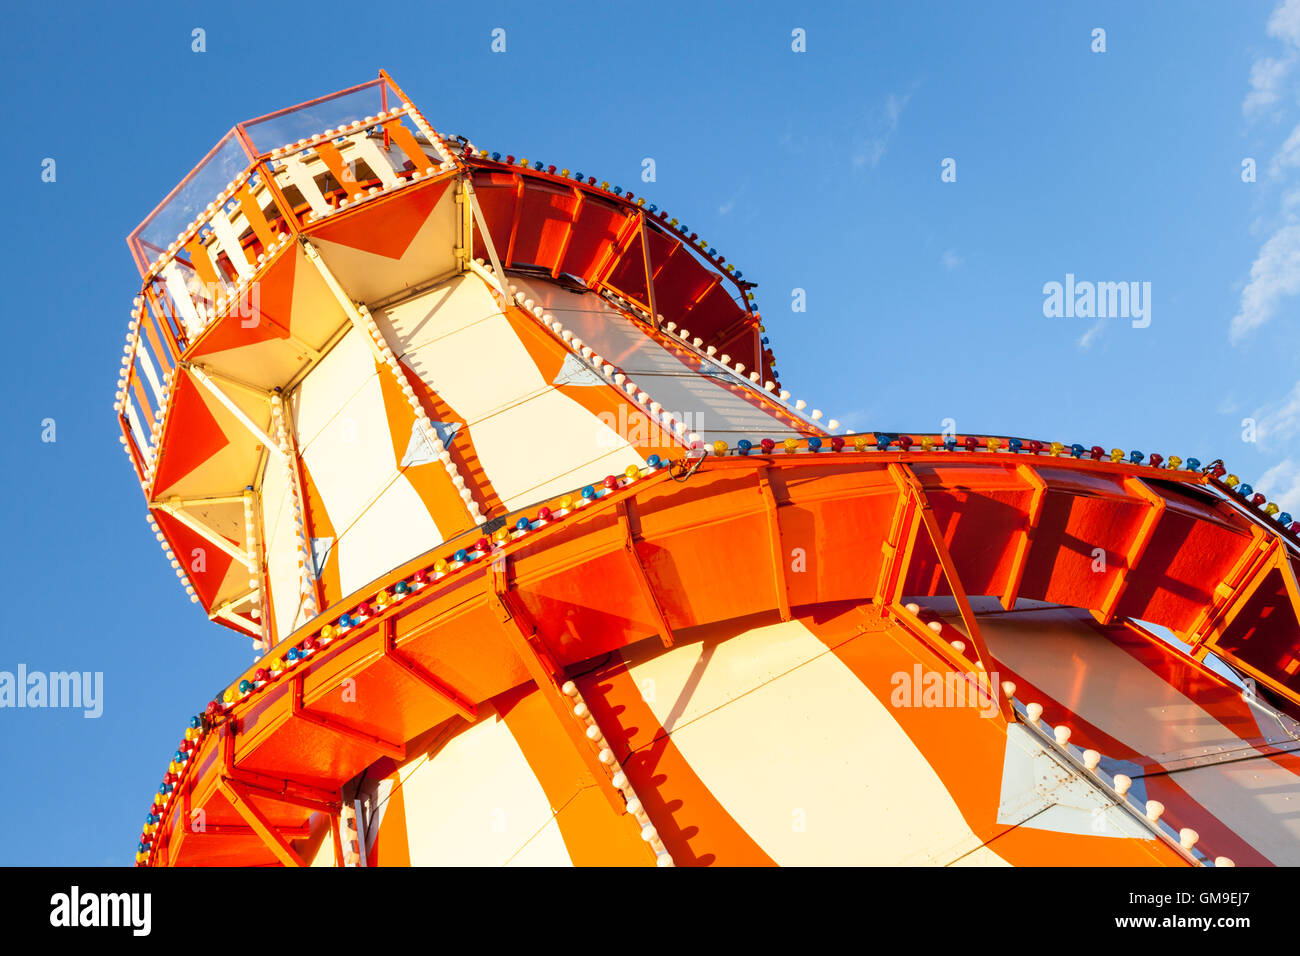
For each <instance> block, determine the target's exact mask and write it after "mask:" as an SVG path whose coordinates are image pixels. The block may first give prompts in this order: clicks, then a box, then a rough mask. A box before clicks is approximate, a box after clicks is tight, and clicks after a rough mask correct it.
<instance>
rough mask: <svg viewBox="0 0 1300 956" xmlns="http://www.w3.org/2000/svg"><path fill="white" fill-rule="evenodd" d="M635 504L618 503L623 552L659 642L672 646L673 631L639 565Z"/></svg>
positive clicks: (647, 577)
mask: <svg viewBox="0 0 1300 956" xmlns="http://www.w3.org/2000/svg"><path fill="white" fill-rule="evenodd" d="M635 508H636V503H635V502H634V501H633V500H632V499H630V498H625V499H623V500H622V501H620V502H619V503H618V521H619V524H620V525H622V526H623V550H624V551H625V552H626V553H627V556H628V560H629V562H631V565H632V574H633V576H634V577H635V578H636V583H637V587H638V588H640V590H641V597H642V599H643V600H644V601H645V604H646V609H647V610H649V612H650V616H651V617H653V618H654V620H655V624H656V625H657V626H658V628H659V640H660V641H661V642H663V645H664V647H672V646H673V629H672V627H671V626H670V625H669V623H668V618H667V617H665V616H664V610H663V608H662V607H660V605H659V599H658V598H657V597H656V596H655V591H654V586H653V585H651V583H650V578H649V576H648V575H647V574H646V570H645V565H644V564H642V563H641V555H640V554H639V553H638V552H637V549H636V543H637V539H638V538H639V537H640V530H639V529H640V522H639V520H638V521H635V523H636V528H635V529H634V528H633V523H634V520H635V519H636V518H637V514H636V511H635V510H634V509H635Z"/></svg>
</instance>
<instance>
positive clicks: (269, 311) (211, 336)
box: [192, 249, 298, 358]
mask: <svg viewBox="0 0 1300 956" xmlns="http://www.w3.org/2000/svg"><path fill="white" fill-rule="evenodd" d="M297 259H298V257H297V255H296V253H295V251H294V250H293V249H290V250H288V251H287V252H285V253H284V254H282V255H281V256H280V257H279V258H278V259H276V261H275V263H274V264H273V265H272V266H271V268H270V269H268V270H267V271H266V273H265V274H264V275H263V276H262V279H261V280H260V281H259V282H257V283H254V287H255V288H256V289H257V290H258V291H257V295H256V296H250V295H248V293H245V300H244V303H243V304H242V307H241V308H240V309H239V310H238V311H239V312H240V313H241V314H239V315H228V316H226V317H225V318H223V319H221V320H220V321H219V322H216V323H214V324H213V325H211V326H209V327H208V328H207V329H205V330H204V332H203V335H202V337H201V338H200V339H199V341H198V343H197V345H196V346H195V348H194V351H193V353H192V357H194V358H201V357H203V356H206V355H211V354H213V353H214V352H224V351H226V350H228V349H236V348H240V347H241V346H245V345H254V344H256V343H258V342H265V341H268V340H270V339H287V338H288V337H289V323H290V319H291V315H292V311H293V278H294V272H295V269H296V266H297ZM245 323H251V324H250V325H249V326H248V327H245Z"/></svg>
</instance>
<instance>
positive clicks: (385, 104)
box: [241, 80, 402, 153]
mask: <svg viewBox="0 0 1300 956" xmlns="http://www.w3.org/2000/svg"><path fill="white" fill-rule="evenodd" d="M401 105H402V103H401V100H400V98H399V97H398V96H397V95H396V94H395V93H394V92H393V91H392V90H391V89H389V88H388V87H387V85H386V84H385V83H383V81H382V80H376V81H374V82H373V83H370V84H367V85H366V86H364V87H361V88H360V89H356V90H352V91H351V92H346V93H336V94H334V95H333V96H329V97H325V98H324V99H321V100H313V101H312V102H310V103H304V104H302V105H301V106H294V107H291V108H290V109H287V110H282V111H280V112H278V113H272V114H270V115H269V116H264V117H262V118H261V119H258V120H253V121H252V122H250V123H243V124H241V126H242V127H243V129H244V132H245V133H247V134H248V138H249V139H250V140H252V142H253V146H254V148H255V149H256V150H257V151H258V152H259V153H269V152H270V151H271V150H273V149H276V148H277V147H280V146H287V145H288V144H290V143H296V142H298V140H300V139H309V138H311V137H313V136H317V135H319V134H321V133H323V132H325V130H327V129H337V128H338V127H340V126H346V125H347V124H349V123H352V122H355V121H356V120H359V119H365V118H366V117H367V116H375V115H377V114H379V113H381V112H384V111H386V110H390V109H393V108H395V107H399V106H401Z"/></svg>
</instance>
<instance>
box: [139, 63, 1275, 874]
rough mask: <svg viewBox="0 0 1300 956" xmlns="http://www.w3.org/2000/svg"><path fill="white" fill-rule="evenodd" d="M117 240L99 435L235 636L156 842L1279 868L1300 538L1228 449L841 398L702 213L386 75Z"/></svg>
mask: <svg viewBox="0 0 1300 956" xmlns="http://www.w3.org/2000/svg"><path fill="white" fill-rule="evenodd" d="M130 247H131V249H132V252H133V254H134V256H135V258H136V261H137V263H138V265H139V267H140V271H141V273H142V275H143V277H144V281H143V289H142V292H141V295H140V298H138V299H137V300H136V304H135V311H134V313H133V319H132V322H131V326H130V333H129V335H128V338H127V344H126V354H125V357H124V360H123V370H122V377H121V379H120V381H119V385H118V394H117V405H116V408H117V411H118V420H119V423H120V425H121V429H122V441H123V444H124V447H125V448H126V451H127V453H128V456H129V458H130V461H131V463H132V465H133V467H134V468H135V471H136V474H137V476H138V477H139V479H140V485H141V488H142V490H143V491H144V494H145V497H146V499H147V501H148V508H149V520H150V522H151V525H152V526H153V527H154V529H155V531H156V533H157V535H158V537H159V539H160V541H161V542H162V543H163V547H164V549H165V550H166V552H167V554H168V556H169V557H170V558H171V560H172V561H173V564H174V566H175V567H176V569H177V574H178V575H179V576H180V579H181V582H182V584H183V585H184V586H185V587H186V589H187V590H188V591H189V592H190V593H191V595H192V597H193V600H194V601H195V602H196V603H198V604H199V605H201V606H202V607H203V609H204V610H205V611H206V612H207V613H208V615H209V617H210V618H211V619H212V621H214V622H216V623H217V624H219V625H222V626H224V627H226V628H229V629H231V630H233V631H234V632H235V633H237V634H241V635H244V636H246V637H249V638H252V640H253V641H254V642H255V644H256V647H257V649H258V651H259V655H260V656H259V659H258V660H257V661H256V662H255V663H254V665H253V666H252V667H250V668H249V669H248V670H247V671H246V672H245V673H243V674H241V675H237V676H235V678H234V679H233V680H231V681H230V682H229V684H228V685H227V686H226V687H225V688H224V689H223V690H222V692H221V693H219V694H218V695H217V696H216V698H215V699H214V700H212V701H211V702H203V703H202V704H201V705H200V709H201V711H202V712H201V713H200V714H199V715H198V716H196V717H194V718H193V719H192V720H191V721H190V726H189V727H188V728H187V729H186V730H185V733H184V737H183V739H182V740H181V742H180V743H179V745H178V747H177V750H176V753H175V754H174V756H173V758H172V760H171V762H170V765H169V766H168V768H167V770H166V773H165V776H164V778H163V781H162V784H161V786H160V787H159V788H158V792H157V794H156V795H155V796H154V798H153V800H152V802H151V803H150V806H149V810H148V815H147V819H146V823H145V826H144V829H143V832H142V834H141V837H140V842H139V847H138V853H137V856H136V860H137V863H139V864H141V865H169V864H170V865H200V864H265V863H283V864H286V865H303V864H311V865H319V864H324V865H328V864H340V865H368V866H374V865H401V864H408V863H410V864H443V863H476V864H477V863H482V864H505V863H513V864H534V865H536V864H543V865H544V864H568V863H575V864H614V865H654V864H658V865H674V864H676V865H688V864H693V865H707V864H767V863H782V864H819V863H834V864H842V863H933V864H943V865H947V864H1003V863H1010V864H1020V863H1030V864H1043V863H1048V864H1056V863H1084V864H1106V865H1123V864H1167V865H1171V866H1181V865H1193V866H1195V865H1224V864H1226V863H1230V862H1233V861H1235V862H1236V863H1238V864H1266V863H1283V864H1287V863H1289V864H1295V863H1300V839H1298V836H1300V833H1298V828H1300V823H1298V822H1297V817H1296V812H1295V810H1296V807H1300V776H1297V774H1298V773H1300V756H1298V755H1297V754H1296V753H1295V751H1296V750H1297V749H1298V748H1300V725H1298V724H1297V721H1296V719H1295V718H1296V716H1297V714H1300V709H1298V708H1300V699H1298V698H1297V692H1298V691H1300V657H1298V656H1297V648H1298V646H1300V623H1298V621H1297V607H1298V606H1300V589H1298V588H1297V584H1296V564H1297V558H1296V555H1297V539H1296V536H1295V532H1296V531H1297V529H1298V527H1300V526H1297V525H1296V524H1293V523H1292V522H1291V519H1290V516H1288V515H1281V514H1278V513H1277V508H1276V507H1275V506H1274V505H1268V504H1267V503H1266V502H1264V500H1263V499H1262V497H1261V496H1259V495H1257V494H1254V493H1253V491H1252V489H1250V488H1249V486H1245V485H1242V484H1241V483H1240V482H1238V480H1237V479H1236V478H1235V477H1234V476H1231V475H1227V474H1226V472H1225V469H1224V467H1223V466H1222V464H1221V463H1219V462H1214V463H1212V464H1210V465H1208V466H1204V467H1203V466H1202V465H1201V463H1200V462H1198V461H1196V460H1195V459H1190V458H1189V459H1187V460H1186V461H1182V460H1180V459H1178V458H1174V457H1170V458H1168V459H1165V458H1162V457H1161V456H1159V455H1154V454H1153V455H1150V456H1143V455H1142V454H1141V453H1140V452H1131V453H1128V454H1125V453H1124V452H1123V451H1122V450H1119V449H1115V450H1113V451H1107V450H1105V449H1104V448H1103V447H1102V446H1097V445H1084V444H1072V443H1065V442H1050V441H1038V440H1031V439H1024V438H1008V437H1002V436H987V435H933V434H915V435H906V434H897V433H890V432H872V433H869V434H857V435H854V434H849V435H839V434H836V432H837V430H838V426H837V425H836V423H835V422H833V421H832V422H826V423H824V424H823V422H822V416H821V414H820V413H819V412H815V411H814V412H812V413H811V414H809V415H807V416H805V415H804V413H803V410H804V407H805V406H804V404H803V403H802V402H794V403H791V402H790V396H789V394H788V393H787V392H785V391H784V390H782V389H781V388H780V386H779V384H778V379H777V374H776V371H775V369H774V368H773V357H772V353H771V351H770V350H768V349H767V348H766V341H767V340H766V339H765V338H763V326H762V325H760V319H759V316H758V314H757V313H756V312H755V311H754V310H753V307H752V301H753V293H752V286H751V285H750V284H749V283H747V282H746V281H745V280H744V279H743V278H742V276H741V274H740V273H739V272H737V271H735V270H734V269H733V267H732V266H731V265H729V264H726V263H725V262H724V260H723V259H722V258H721V257H719V256H718V255H717V254H716V252H715V251H714V250H713V249H711V248H709V247H708V246H707V245H706V244H705V243H704V242H703V241H701V240H699V238H698V236H696V234H695V233H693V232H691V231H690V230H689V229H688V228H687V227H686V226H682V225H680V224H679V223H678V221H677V220H676V219H670V218H668V216H667V214H666V213H664V212H661V211H659V210H658V209H657V208H656V206H655V205H654V204H651V203H648V202H647V201H646V200H645V199H644V198H640V197H635V196H633V195H632V194H631V193H624V192H622V191H621V190H620V189H619V188H617V187H613V188H611V187H610V186H609V185H608V184H607V183H603V182H600V183H598V182H597V180H596V178H595V177H592V176H585V175H583V174H581V173H579V172H576V171H570V170H568V169H557V168H556V167H555V166H549V165H546V164H544V163H542V162H531V163H530V162H528V161H527V160H525V159H516V158H515V157H513V156H502V155H501V154H498V153H489V152H487V151H486V150H479V149H476V148H474V147H473V146H472V145H470V144H469V143H468V142H467V141H464V140H461V139H459V138H456V139H448V138H444V137H441V136H439V135H438V134H437V133H436V132H434V130H433V128H432V127H431V126H430V125H429V124H428V123H427V122H426V120H425V119H424V118H423V116H422V115H421V114H420V113H419V111H418V110H416V108H415V107H414V106H413V105H412V104H411V102H410V101H409V100H408V99H407V97H406V96H405V95H404V94H403V93H402V91H401V90H400V89H399V88H398V87H397V86H396V84H394V83H393V81H392V80H391V78H389V77H388V76H387V75H386V74H383V73H381V74H380V77H379V79H377V80H375V81H373V82H370V83H366V84H363V85H362V86H359V87H355V88H353V89H350V90H345V91H343V92H341V93H337V94H334V95H332V96H329V97H325V98H323V99H320V100H315V101H312V102H310V103H306V104H303V105H301V106H298V107H294V108H291V109H288V110H283V111H281V112H279V113H275V114H272V115H270V116H267V117H263V118H262V119H259V120H253V121H250V122H247V123H241V124H240V125H238V126H237V127H235V129H233V130H232V131H231V132H230V133H229V134H228V135H227V136H226V137H225V139H223V140H222V141H221V142H220V143H219V144H218V146H217V147H216V148H215V149H214V150H213V151H212V152H211V153H210V154H209V155H208V157H207V158H206V159H205V160H204V161H203V162H202V163H201V164H200V165H199V166H198V167H197V168H196V169H195V170H194V171H193V172H192V173H191V174H190V175H189V176H188V177H187V178H186V179H185V180H184V181H183V182H182V183H181V184H180V185H179V186H178V187H177V188H176V189H175V190H173V192H172V193H171V194H170V195H169V196H168V198H167V199H166V200H165V201H164V202H163V203H162V204H161V205H160V206H159V207H158V208H157V209H156V210H155V211H154V212H153V213H152V214H151V215H150V216H149V217H148V218H147V219H146V220H145V221H144V223H143V224H142V225H141V226H140V227H139V228H138V229H136V231H135V232H134V233H132V235H131V237H130ZM831 367H832V368H834V364H833V363H832V366H831ZM846 369H847V366H846ZM846 374H852V373H851V372H848V371H846ZM1153 628H1155V629H1158V630H1161V631H1162V633H1165V629H1167V633H1166V636H1165V637H1164V638H1162V637H1160V636H1158V635H1157V634H1156V633H1154V631H1153ZM1170 634H1172V638H1171V637H1170V636H1169V635H1170ZM1243 686H1244V687H1245V689H1244V691H1243Z"/></svg>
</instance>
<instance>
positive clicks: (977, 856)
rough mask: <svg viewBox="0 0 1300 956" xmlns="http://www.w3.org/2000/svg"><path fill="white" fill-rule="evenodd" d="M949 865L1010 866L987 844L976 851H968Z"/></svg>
mask: <svg viewBox="0 0 1300 956" xmlns="http://www.w3.org/2000/svg"><path fill="white" fill-rule="evenodd" d="M948 865H949V866H1010V865H1011V864H1010V863H1008V862H1007V861H1006V860H1004V859H1002V857H1000V856H998V855H997V854H996V853H994V852H993V851H992V850H990V849H989V848H988V847H986V846H982V847H980V848H979V849H978V850H976V851H975V852H974V853H967V854H966V855H965V856H963V857H962V858H961V859H960V860H954V861H953V862H952V863H949V864H948Z"/></svg>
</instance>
